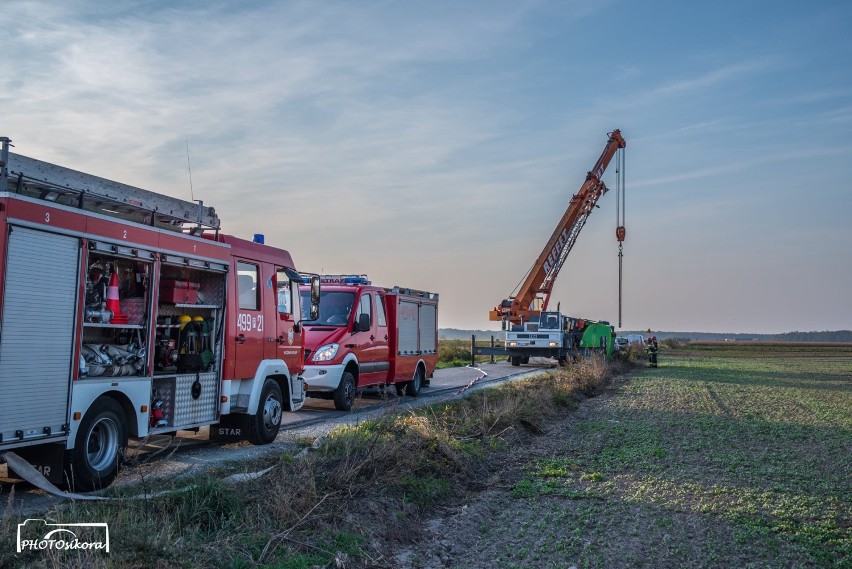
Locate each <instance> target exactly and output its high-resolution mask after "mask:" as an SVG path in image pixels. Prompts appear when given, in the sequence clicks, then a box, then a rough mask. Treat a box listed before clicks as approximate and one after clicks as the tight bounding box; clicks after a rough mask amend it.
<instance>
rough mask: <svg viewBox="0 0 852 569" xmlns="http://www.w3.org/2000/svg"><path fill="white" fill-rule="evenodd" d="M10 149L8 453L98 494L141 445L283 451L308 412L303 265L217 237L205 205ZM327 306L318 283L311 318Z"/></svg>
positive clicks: (5, 153)
mask: <svg viewBox="0 0 852 569" xmlns="http://www.w3.org/2000/svg"><path fill="white" fill-rule="evenodd" d="M0 142H2V153H0V288H1V289H2V297H0V326H2V328H0V329H2V336H0V457H2V456H3V454H4V453H8V452H12V451H14V452H15V454H17V455H19V456H20V457H22V458H24V459H25V460H27V461H29V462H30V463H32V464H33V465H34V466H36V467H37V468H38V469H39V470H40V471H41V472H42V473H43V474H45V475H46V477H47V478H48V479H50V480H51V481H53V482H56V483H61V484H65V485H68V486H71V487H74V488H76V489H80V490H91V489H95V488H102V487H105V486H107V485H109V484H110V483H111V482H112V481H113V479H114V478H115V476H116V474H117V471H118V466H119V463H120V460H121V456H122V454H123V452H124V450H125V448H126V446H127V443H128V437H145V436H147V435H151V434H165V433H168V434H172V433H175V432H176V431H178V430H186V429H196V428H200V427H203V426H210V430H211V435H216V434H217V433H219V432H220V429H224V430H227V433H228V434H230V435H237V436H240V437H241V438H245V439H248V440H250V441H251V442H253V443H255V444H264V443H269V442H271V441H272V440H273V439H274V438H275V436H276V435H277V433H278V430H279V425H280V421H281V417H282V411H284V410H289V411H296V410H297V409H299V408H300V407H301V406H302V405H303V403H304V401H305V390H304V380H303V378H302V376H301V374H302V370H303V349H304V348H303V333H302V326H301V323H300V322H299V320H300V318H301V312H302V309H303V307H302V306H301V297H300V294H299V287H300V285H301V284H302V283H303V280H304V279H303V278H302V277H301V276H300V274H299V273H298V272H297V271H296V269H295V266H294V263H293V259H292V258H291V256H290V254H289V253H288V252H287V251H285V250H283V249H279V248H275V247H270V246H267V245H264V244H262V239H259V238H258V239H256V240H255V241H261V242H253V241H249V240H245V239H240V238H238V237H233V236H228V235H223V234H221V233H219V218H218V217H217V215H216V213H215V210H214V209H213V208H212V207H205V206H203V204H202V203H197V204H196V203H191V202H185V201H183V200H179V199H175V198H171V197H169V196H164V195H161V194H156V193H153V192H149V191H147V190H142V189H139V188H134V187H132V186H127V185H124V184H120V183H118V182H113V181H110V180H106V179H103V178H99V177H96V176H92V175H89V174H84V173H81V172H78V171H75V170H71V169H68V168H64V167H60V166H57V165H54V164H50V163H47V162H42V161H40V160H35V159H32V158H28V157H26V156H21V155H17V154H13V153H11V152H10V151H9V147H10V146H11V144H10V140H9V139H8V138H2V139H0ZM318 297H319V282H318V279H317V280H316V281H315V282H314V283H313V286H312V287H311V292H309V294H308V300H307V303H308V306H306V307H304V309H305V311H306V312H313V313H316V311H317V306H316V301H318ZM282 299H286V300H287V302H286V303H285V302H282V301H281V300H282ZM223 425H224V426H223Z"/></svg>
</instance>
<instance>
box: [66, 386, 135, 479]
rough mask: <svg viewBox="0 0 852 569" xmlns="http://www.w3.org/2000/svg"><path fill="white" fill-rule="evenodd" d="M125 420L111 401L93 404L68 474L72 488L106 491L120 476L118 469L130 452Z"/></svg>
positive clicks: (72, 453)
mask: <svg viewBox="0 0 852 569" xmlns="http://www.w3.org/2000/svg"><path fill="white" fill-rule="evenodd" d="M125 421H126V417H125V415H124V411H123V410H122V408H121V405H119V404H118V402H117V401H116V400H115V399H112V398H111V397H101V398H99V399H97V400H95V402H94V403H93V404H92V406H91V407H90V408H89V410H88V411H87V412H86V415H85V416H84V417H83V420H82V421H81V422H80V427H79V428H78V429H77V437H76V439H75V441H74V448H73V449H72V450H71V460H70V464H69V465H68V466H69V472H68V479H69V486H70V487H71V488H73V489H74V490H76V491H89V490H98V489H100V488H106V487H107V486H109V485H110V484H112V481H113V480H115V477H116V476H117V475H118V465H119V462H120V461H121V457H122V456H123V455H124V451H125V449H126V448H127V426H126V424H125Z"/></svg>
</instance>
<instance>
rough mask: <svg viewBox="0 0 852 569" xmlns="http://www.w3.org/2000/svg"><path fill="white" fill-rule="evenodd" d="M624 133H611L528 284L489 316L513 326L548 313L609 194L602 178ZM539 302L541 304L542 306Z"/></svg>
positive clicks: (538, 260)
mask: <svg viewBox="0 0 852 569" xmlns="http://www.w3.org/2000/svg"><path fill="white" fill-rule="evenodd" d="M626 144H627V143H626V142H625V141H624V138H622V137H621V131H619V130H614V131H612V132H611V133H609V140H608V141H607V144H606V146H605V147H604V151H603V153H602V154H601V157H600V158H598V161H597V163H596V164H595V167H594V168H593V169H592V170H591V171H590V172H589V173H588V174H587V175H586V181H585V182H583V185H582V186H581V187H580V191H578V192H577V193H576V194H574V196H573V197H572V198H571V202H570V203H569V204H568V209H566V210H565V213H564V214H563V215H562V219H560V220H559V224H558V225H557V226H556V229H555V230H554V231H553V234H552V235H551V236H550V239H549V240H548V241H547V244H546V245H545V246H544V249H543V250H542V251H541V254H540V255H539V256H538V259H536V262H535V264H533V266H532V268H531V269H530V272H529V274H528V275H527V277H526V279H525V280H524V282H523V284H522V285H521V288H520V289H519V290H518V293H517V294H516V295H515V296H514V297H510V298H508V299H506V300H504V301H502V302H501V303H500V304H499V305H498V306H496V307H494V309H493V310H491V311H490V313H489V318H490V319H491V320H508V321H510V322H512V323H515V324H517V323H520V322H521V321H522V320H523V321H529V320H530V318H533V317H537V316H538V314H539V312H540V311H541V310H545V309H547V303H548V302H549V301H550V293H551V291H552V290H553V284H554V282H555V281H556V276H557V275H558V274H559V270H560V269H561V268H562V265H563V263H565V258H566V257H567V256H568V253H569V252H570V251H571V248H572V247H573V246H574V243H575V242H576V241H577V236H578V235H579V234H580V230H581V229H583V226H584V225H585V224H586V220H587V219H588V218H589V215H590V214H591V213H592V210H593V209H594V207H595V205H596V204H597V202H598V199H600V197H601V196H602V195H604V194H605V193H606V192H607V187H606V186H605V185H604V183H603V182H602V181H601V177H602V176H603V174H604V172H605V171H606V168H607V166H608V165H609V163H610V161H611V160H612V158H613V156H615V153H616V152H617V151H618V150H619V149H622V148H624V147H625V146H626ZM536 300H540V305H539V303H538V302H536Z"/></svg>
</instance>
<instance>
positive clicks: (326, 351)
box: [311, 344, 340, 362]
mask: <svg viewBox="0 0 852 569" xmlns="http://www.w3.org/2000/svg"><path fill="white" fill-rule="evenodd" d="M339 347H340V346H339V345H338V344H326V345H325V346H323V347H321V348H320V349H318V350H317V351H316V352H314V355H313V357H312V358H311V361H312V362H327V361H330V360H333V359H334V356H336V355H337V349H338V348H339Z"/></svg>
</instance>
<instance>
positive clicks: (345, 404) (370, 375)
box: [302, 275, 438, 411]
mask: <svg viewBox="0 0 852 569" xmlns="http://www.w3.org/2000/svg"><path fill="white" fill-rule="evenodd" d="M321 282H322V291H321V293H320V299H321V301H320V303H319V306H320V310H319V313H318V314H317V315H316V316H315V317H313V318H312V317H311V316H310V315H308V314H307V313H305V312H304V310H305V309H304V306H306V304H305V302H306V301H307V300H308V299H309V295H310V290H309V289H308V288H307V287H302V296H303V298H302V306H303V315H302V317H303V318H304V320H305V372H304V377H305V383H306V386H305V388H306V389H307V393H308V396H309V397H316V398H322V399H332V400H333V401H334V406H335V407H336V408H337V409H339V410H341V411H348V410H350V409H351V408H352V405H353V404H354V402H355V398H356V396H357V394H358V391H359V390H360V389H361V388H364V387H370V386H380V387H384V386H389V385H393V386H395V387H396V391H397V394H399V395H402V394H406V395H409V396H411V397H416V396H417V395H418V394H419V393H420V389H421V388H422V387H423V386H424V385H428V382H429V378H431V377H432V374H433V373H434V371H435V365H436V364H437V361H438V295H437V293H429V292H424V291H418V290H413V289H406V288H401V287H398V286H397V287H393V288H382V287H378V286H373V285H372V284H371V283H370V281H369V280H368V279H367V277H366V275H324V276H322V277H321Z"/></svg>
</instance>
